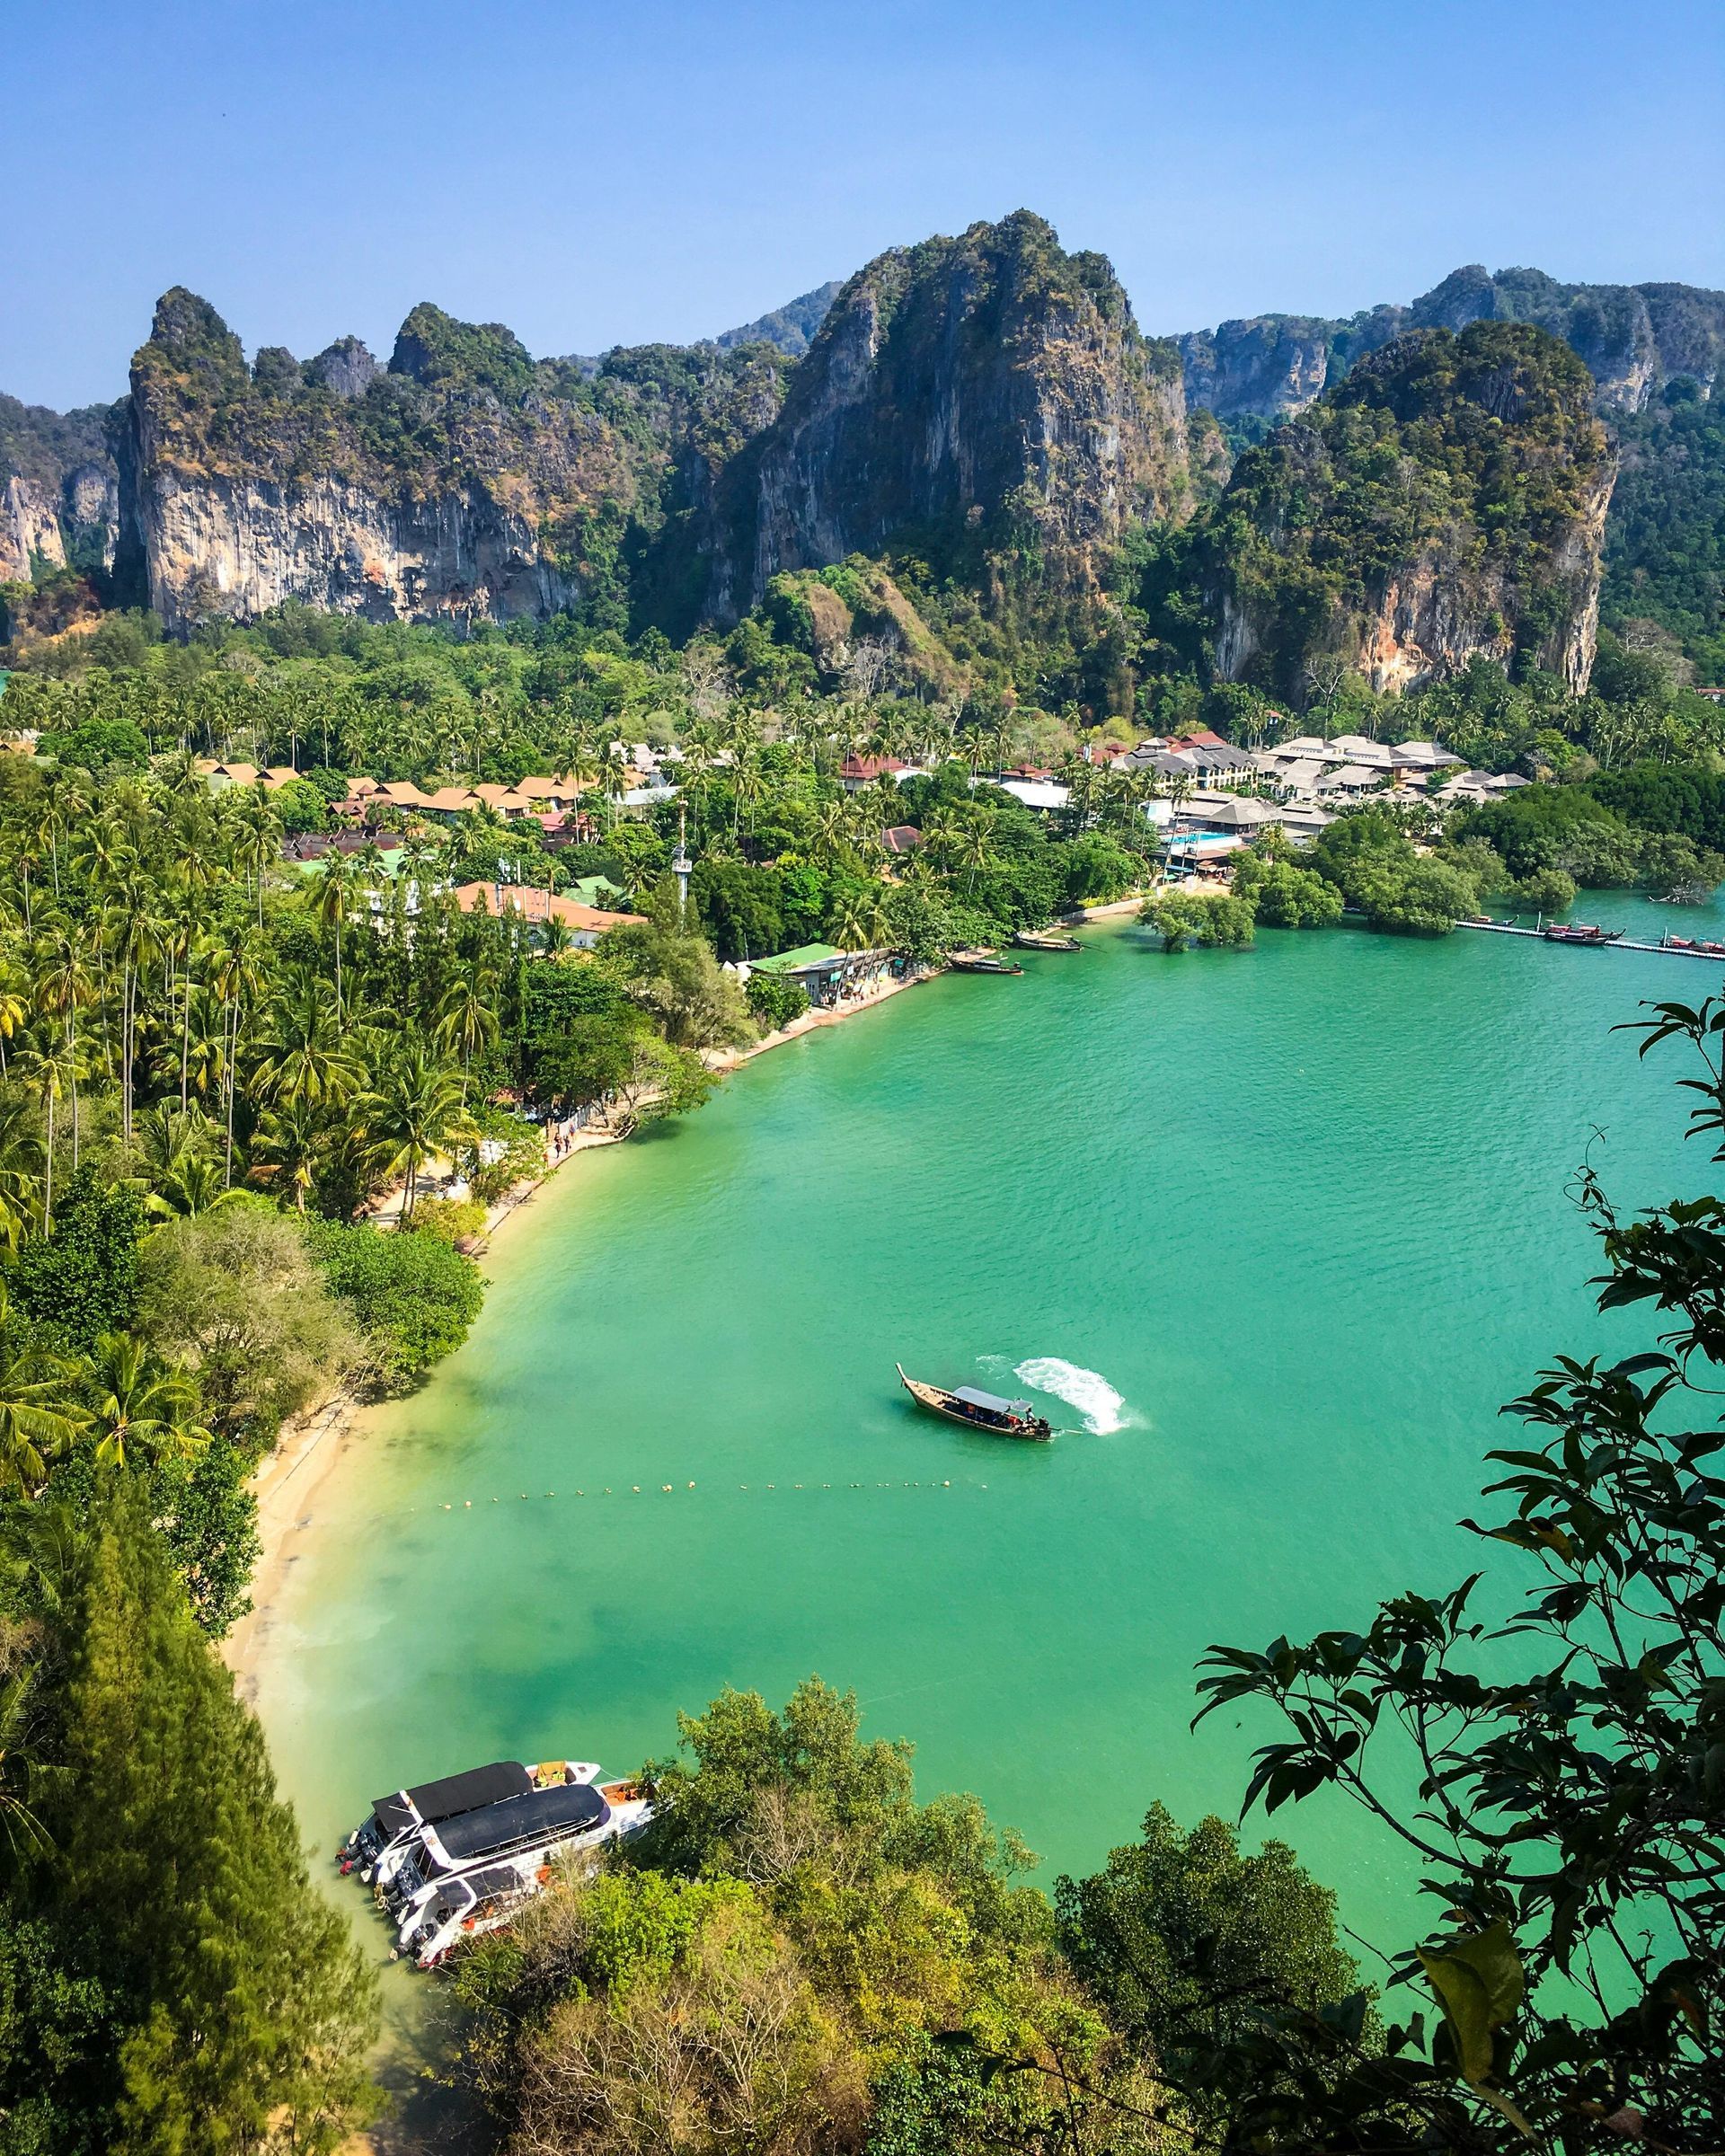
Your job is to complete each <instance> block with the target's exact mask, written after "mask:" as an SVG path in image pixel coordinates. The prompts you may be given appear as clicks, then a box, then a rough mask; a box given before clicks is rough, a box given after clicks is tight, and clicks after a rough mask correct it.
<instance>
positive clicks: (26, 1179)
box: [0, 1094, 47, 1250]
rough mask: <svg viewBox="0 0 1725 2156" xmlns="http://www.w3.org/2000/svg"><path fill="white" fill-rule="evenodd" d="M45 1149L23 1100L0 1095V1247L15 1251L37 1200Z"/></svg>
mask: <svg viewBox="0 0 1725 2156" xmlns="http://www.w3.org/2000/svg"><path fill="white" fill-rule="evenodd" d="M46 1159H47V1153H46V1149H45V1148H44V1146H43V1144H42V1141H41V1139H40V1136H39V1135H38V1134H37V1129H36V1125H35V1121H34V1119H33V1118H32V1117H31V1112H30V1109H28V1108H27V1107H26V1105H25V1104H24V1102H23V1101H22V1100H18V1099H17V1098H16V1097H15V1096H13V1095H11V1094H6V1095H0V1249H4V1250H16V1249H17V1248H18V1244H19V1242H20V1241H21V1239H22V1235H23V1233H24V1230H25V1229H26V1228H27V1227H28V1226H29V1224H30V1223H31V1220H32V1219H34V1217H35V1215H36V1211H37V1208H38V1206H40V1203H41V1192H42V1168H43V1164H44V1162H45V1161H46Z"/></svg>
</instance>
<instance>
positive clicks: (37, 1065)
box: [18, 1020, 78, 1235]
mask: <svg viewBox="0 0 1725 2156" xmlns="http://www.w3.org/2000/svg"><path fill="white" fill-rule="evenodd" d="M77 1054H78V1051H77V1047H76V1044H75V1043H73V1044H68V1043H67V1042H66V1039H65V1038H64V1037H63V1036H62V1034H61V1033H60V1030H59V1029H58V1027H57V1026H56V1025H54V1024H53V1022H52V1021H49V1020H44V1021H41V1022H40V1024H39V1025H38V1026H37V1028H36V1029H35V1030H34V1031H33V1032H32V1033H31V1035H30V1036H29V1042H28V1046H27V1047H25V1048H24V1049H23V1051H22V1053H21V1054H20V1056H19V1057H18V1067H19V1074H20V1076H21V1077H22V1079H23V1081H24V1082H25V1084H27V1085H28V1086H29V1087H30V1088H31V1091H33V1092H34V1093H35V1095H36V1097H37V1099H38V1100H40V1102H41V1104H42V1115H43V1118H44V1120H45V1121H46V1123H47V1125H48V1142H47V1144H46V1145H45V1147H44V1148H43V1153H42V1233H43V1234H44V1235H46V1234H49V1233H51V1232H52V1230H53V1226H54V1124H55V1115H56V1110H57V1109H58V1107H59V1104H60V1102H61V1101H62V1100H65V1098H66V1093H67V1091H68V1090H69V1089H70V1088H71V1087H72V1086H73V1085H74V1084H75V1082H76V1081H75V1070H76V1065H77Z"/></svg>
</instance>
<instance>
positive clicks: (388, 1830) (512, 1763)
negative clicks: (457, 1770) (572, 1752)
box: [371, 1759, 533, 1839]
mask: <svg viewBox="0 0 1725 2156" xmlns="http://www.w3.org/2000/svg"><path fill="white" fill-rule="evenodd" d="M532 1787H533V1777H532V1775H531V1774H529V1773H528V1772H527V1770H526V1767H524V1766H523V1765H522V1763H521V1762H520V1761H519V1760H518V1759H499V1760H493V1761H492V1763H491V1765H490V1766H489V1767H471V1768H469V1770H468V1771H467V1772H466V1773H465V1774H446V1775H445V1776H444V1778H443V1780H441V1781H422V1782H420V1785H419V1787H418V1788H417V1789H397V1790H395V1791H394V1793H393V1794H392V1795H390V1796H388V1797H379V1798H377V1800H376V1803H374V1804H373V1806H372V1807H371V1808H372V1811H373V1813H374V1815H375V1816H376V1821H377V1824H378V1825H379V1826H380V1827H381V1828H382V1829H383V1832H384V1834H385V1838H386V1839H393V1838H394V1836H395V1835H396V1834H399V1833H401V1832H402V1830H403V1827H409V1826H416V1825H421V1824H429V1825H436V1824H437V1822H438V1820H440V1819H455V1818H457V1817H459V1816H460V1815H461V1814H462V1813H463V1812H476V1811H478V1810H479V1809H480V1808H481V1807H482V1806H484V1805H488V1804H501V1803H502V1802H503V1801H504V1799H505V1798H509V1797H522V1796H525V1795H526V1792H527V1791H528V1790H529V1789H531V1788H532Z"/></svg>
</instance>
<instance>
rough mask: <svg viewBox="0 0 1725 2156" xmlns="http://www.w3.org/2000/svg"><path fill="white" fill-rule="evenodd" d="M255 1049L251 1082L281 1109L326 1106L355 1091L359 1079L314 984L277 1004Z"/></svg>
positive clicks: (333, 1017) (333, 1018) (338, 1029)
mask: <svg viewBox="0 0 1725 2156" xmlns="http://www.w3.org/2000/svg"><path fill="white" fill-rule="evenodd" d="M259 1049H260V1060H259V1062H258V1065H257V1066H256V1068H255V1069H254V1070H253V1072H252V1084H253V1086H254V1087H255V1088H256V1089H257V1090H258V1091H259V1092H261V1093H262V1094H264V1095H265V1096H267V1097H268V1098H270V1099H271V1100H274V1101H276V1102H277V1103H278V1104H279V1105H281V1106H284V1107H290V1108H293V1107H299V1106H301V1105H305V1106H307V1107H312V1108H323V1107H332V1106H335V1105H337V1104H338V1103H340V1102H341V1101H343V1100H346V1099H347V1098H348V1097H349V1094H350V1093H353V1092H355V1091H358V1087H359V1083H360V1080H361V1077H362V1075H363V1074H362V1073H361V1071H360V1068H359V1065H358V1062H357V1061H356V1059H355V1057H354V1056H353V1054H352V1052H351V1050H350V1049H349V1047H348V1045H347V1042H346V1038H345V1037H344V1035H343V1032H342V1029H341V1021H340V1020H339V1019H338V1017H337V1016H336V1013H335V1012H334V1011H333V1010H332V1008H331V1007H330V1005H329V1003H327V1002H325V1000H324V998H323V994H322V992H321V991H320V990H319V988H318V986H317V985H316V983H315V982H314V981H307V982H306V983H305V985H304V986H303V987H302V988H301V989H300V990H299V992H298V994H296V995H288V996H283V997H282V998H280V999H279V1001H278V1002H277V1003H276V1004H275V1006H274V1008H273V1009H272V1011H271V1012H270V1024H269V1033H268V1036H267V1038H265V1039H263V1040H262V1041H261V1042H260V1043H259Z"/></svg>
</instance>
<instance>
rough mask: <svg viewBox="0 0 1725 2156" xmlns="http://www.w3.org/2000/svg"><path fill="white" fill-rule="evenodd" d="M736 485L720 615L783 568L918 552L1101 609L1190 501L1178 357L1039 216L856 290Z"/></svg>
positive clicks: (858, 279)
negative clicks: (1113, 571) (1148, 538)
mask: <svg viewBox="0 0 1725 2156" xmlns="http://www.w3.org/2000/svg"><path fill="white" fill-rule="evenodd" d="M728 476H729V477H730V510H731V535H730V546H729V549H728V552H727V554H726V556H725V558H724V559H723V561H721V565H720V569H719V574H718V577H717V579H716V581H715V585H714V588H713V590H712V596H711V605H712V611H713V612H714V613H715V614H717V615H718V616H719V617H720V618H721V619H723V618H726V617H727V616H730V615H733V614H736V613H738V612H739V611H741V610H743V609H745V608H747V606H748V605H752V604H753V603H754V602H755V601H756V600H757V599H758V598H759V596H761V594H762V592H763V591H764V590H765V586H766V584H767V582H768V580H769V579H771V578H772V577H774V575H776V574H778V573H779V572H780V571H782V570H799V569H808V568H816V567H819V566H821V565H823V564H827V563H832V562H836V561H843V560H844V559H845V557H846V556H847V555H849V554H853V553H862V554H871V555H874V554H880V553H883V552H889V550H890V549H891V548H892V547H894V546H895V545H897V544H899V543H905V544H914V546H915V548H916V552H918V553H919V554H920V555H922V556H923V557H924V559H926V560H928V561H931V562H933V563H934V564H935V565H936V567H937V569H938V570H942V571H945V572H947V573H957V574H960V575H965V576H967V577H968V578H969V579H971V580H975V581H978V582H981V583H984V584H986V585H988V586H990V587H991V588H993V589H994V590H995V596H997V597H999V596H1002V595H1003V594H1004V592H1005V590H1006V589H1007V588H1008V587H1010V586H1011V584H1012V583H1013V579H1014V578H1015V577H1022V578H1025V579H1029V578H1031V577H1033V578H1034V579H1036V580H1037V582H1038V583H1039V586H1040V587H1041V588H1043V589H1044V590H1046V591H1048V592H1049V593H1052V594H1055V595H1060V594H1082V593H1084V592H1087V591H1089V590H1092V589H1093V588H1094V586H1095V582H1096V578H1097V571H1098V567H1099V561H1100V557H1101V553H1102V552H1103V550H1104V549H1106V548H1108V547H1110V545H1112V544H1113V543H1114V542H1116V541H1117V540H1118V539H1119V536H1120V535H1121V533H1122V532H1123V531H1124V530H1125V528H1126V527H1127V526H1128V524H1130V523H1132V522H1134V521H1137V520H1140V519H1142V518H1145V517H1168V516H1174V515H1179V514H1181V512H1182V511H1183V509H1184V508H1185V507H1186V505H1187V501H1188V499H1189V489H1188V478H1187V466H1186V439H1185V403H1184V397H1183V395H1182V393H1181V380H1180V367H1179V360H1178V355H1177V354H1176V353H1175V352H1174V350H1173V349H1172V347H1171V346H1168V345H1157V344H1152V343H1149V342H1147V341H1146V340H1145V339H1144V338H1143V337H1142V336H1140V334H1139V332H1138V330H1137V325H1136V323H1134V322H1133V319H1132V313H1131V309H1130V307H1129V306H1128V304H1127V299H1126V295H1125V293H1124V292H1123V291H1122V290H1121V288H1120V286H1119V282H1118V280H1117V279H1116V278H1115V276H1114V273H1113V271H1112V270H1111V269H1110V267H1109V265H1108V263H1107V262H1106V261H1104V260H1103V259H1102V258H1101V256H1100V255H1095V254H1067V253H1066V252H1064V251H1063V250H1062V249H1061V247H1060V244H1059V242H1058V241H1057V239H1056V237H1055V234H1054V233H1053V232H1052V230H1051V229H1050V228H1049V227H1048V225H1046V224H1045V223H1044V222H1043V221H1042V219H1041V218H1039V217H1036V216H1031V215H1030V214H1029V212H1027V211H1022V210H1021V211H1019V212H1018V213H1017V214H1016V215H1015V216H1010V217H1007V218H1005V219H1004V220H1003V221H1002V222H1001V223H1000V224H998V225H973V226H972V227H971V228H970V229H969V231H968V232H966V233H965V234H962V235H961V236H960V238H958V239H934V240H929V241H926V242H924V243H923V244H922V245H921V246H918V247H912V248H894V249H892V250H890V251H889V252H888V253H886V254H883V255H880V256H879V257H877V258H876V260H875V261H872V262H871V263H870V264H869V265H868V267H867V268H866V269H864V270H860V271H859V272H858V273H857V275H856V276H855V277H854V278H851V280H850V281H849V283H848V284H846V285H845V287H844V288H843V290H842V291H841V292H840V293H839V295H838V296H837V298H836V300H835V301H834V302H833V305H832V308H831V311H830V312H829V313H828V314H827V318H826V320H825V322H824V323H823V324H822V326H821V328H820V331H819V332H818V335H817V336H816V338H815V340H814V342H813V344H812V345H811V346H810V347H809V354H808V357H807V358H805V359H804V360H803V361H802V362H801V365H800V366H799V367H797V369H796V372H795V374H794V375H793V376H792V381H791V386H790V390H789V393H788V394H787V396H786V398H785V402H784V407H783V411H781V412H780V413H779V415H778V417H777V419H776V420H774V423H773V425H772V426H771V427H770V428H768V429H766V431H765V435H764V436H763V437H761V438H760V439H759V440H758V441H757V442H756V443H755V444H753V445H752V446H751V447H750V449H749V451H748V453H747V455H745V456H744V457H743V458H741V459H739V465H738V468H737V470H736V471H735V473H733V474H730V475H728Z"/></svg>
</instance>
